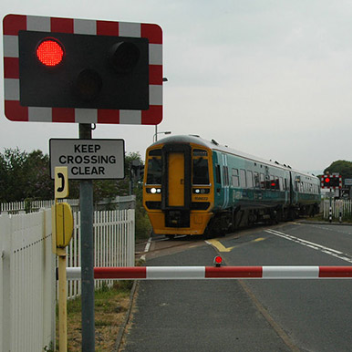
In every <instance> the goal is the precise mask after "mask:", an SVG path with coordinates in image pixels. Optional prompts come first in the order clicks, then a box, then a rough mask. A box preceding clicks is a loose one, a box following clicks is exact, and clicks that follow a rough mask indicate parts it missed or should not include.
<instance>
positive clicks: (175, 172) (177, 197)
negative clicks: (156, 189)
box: [167, 153, 185, 207]
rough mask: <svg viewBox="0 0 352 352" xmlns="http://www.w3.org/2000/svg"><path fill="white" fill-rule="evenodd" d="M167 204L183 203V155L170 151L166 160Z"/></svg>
mask: <svg viewBox="0 0 352 352" xmlns="http://www.w3.org/2000/svg"><path fill="white" fill-rule="evenodd" d="M168 168H169V169H168V173H167V174H168V180H167V183H168V185H169V189H168V191H169V206H171V207H184V205H185V155H184V153H170V154H169V162H168Z"/></svg>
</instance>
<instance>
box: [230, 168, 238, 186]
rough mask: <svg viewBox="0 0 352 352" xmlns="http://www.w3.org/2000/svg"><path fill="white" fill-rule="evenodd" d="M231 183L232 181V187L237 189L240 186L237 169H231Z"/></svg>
mask: <svg viewBox="0 0 352 352" xmlns="http://www.w3.org/2000/svg"><path fill="white" fill-rule="evenodd" d="M231 181H232V186H233V187H239V186H240V180H239V177H238V170H237V169H232V174H231Z"/></svg>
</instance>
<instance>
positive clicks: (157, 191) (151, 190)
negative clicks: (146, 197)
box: [147, 187, 161, 194]
mask: <svg viewBox="0 0 352 352" xmlns="http://www.w3.org/2000/svg"><path fill="white" fill-rule="evenodd" d="M147 193H151V194H160V193H161V188H155V187H153V188H147Z"/></svg>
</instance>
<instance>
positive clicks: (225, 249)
mask: <svg viewBox="0 0 352 352" xmlns="http://www.w3.org/2000/svg"><path fill="white" fill-rule="evenodd" d="M264 240H266V238H263V237H259V238H256V239H255V240H253V241H250V242H247V243H241V244H240V245H237V246H233V247H225V246H224V245H223V244H222V243H221V242H220V241H218V240H208V241H205V242H206V243H208V244H210V245H211V246H213V247H215V248H216V249H217V250H218V251H219V252H223V253H224V252H225V253H228V252H231V251H232V250H233V249H234V248H237V247H241V246H243V245H247V244H250V243H254V242H260V241H264Z"/></svg>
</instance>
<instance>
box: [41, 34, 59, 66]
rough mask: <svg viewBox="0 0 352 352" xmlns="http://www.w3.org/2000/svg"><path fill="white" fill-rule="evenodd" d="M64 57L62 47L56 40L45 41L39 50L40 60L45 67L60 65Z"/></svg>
mask: <svg viewBox="0 0 352 352" xmlns="http://www.w3.org/2000/svg"><path fill="white" fill-rule="evenodd" d="M63 56H64V50H63V48H62V46H61V45H60V44H59V43H58V42H57V41H55V40H52V39H45V40H43V41H42V42H41V43H40V45H39V46H38V48H37V57H38V60H39V61H40V62H41V63H42V64H43V65H45V66H50V67H53V66H56V65H58V64H59V63H60V62H61V61H62V59H63Z"/></svg>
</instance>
